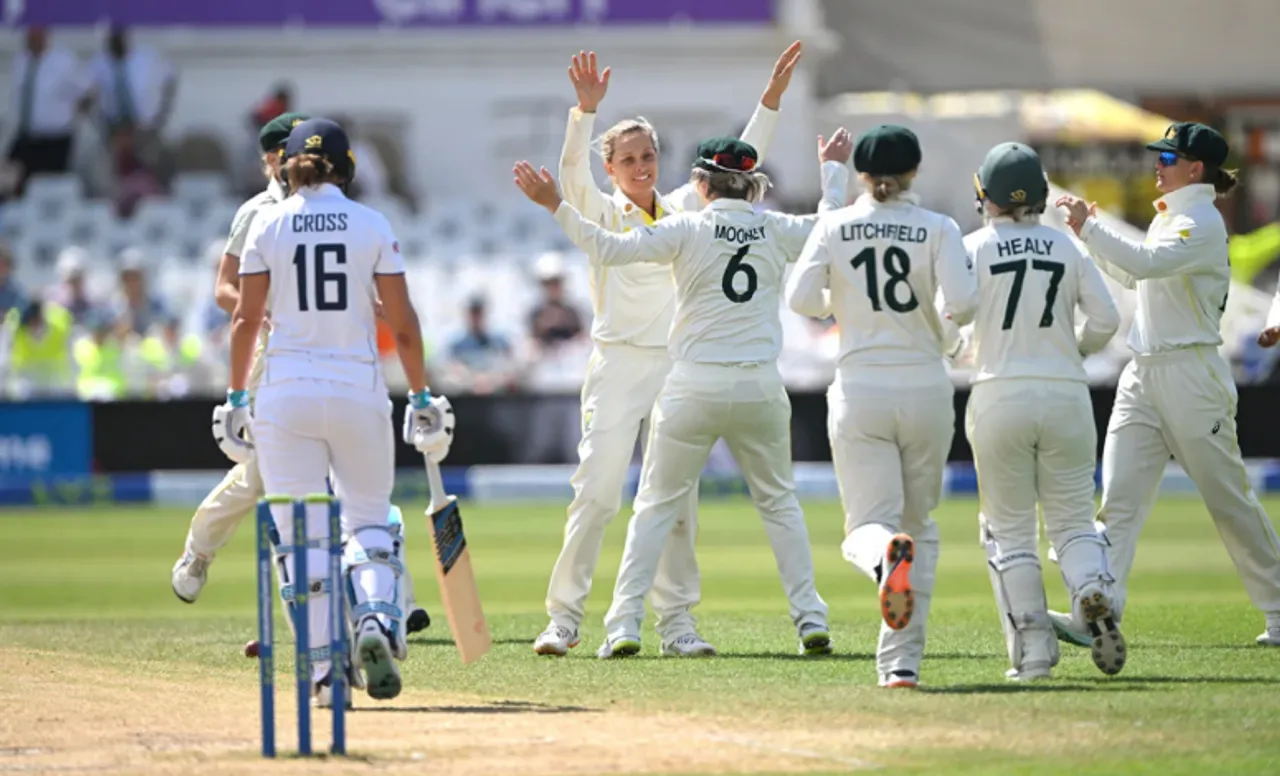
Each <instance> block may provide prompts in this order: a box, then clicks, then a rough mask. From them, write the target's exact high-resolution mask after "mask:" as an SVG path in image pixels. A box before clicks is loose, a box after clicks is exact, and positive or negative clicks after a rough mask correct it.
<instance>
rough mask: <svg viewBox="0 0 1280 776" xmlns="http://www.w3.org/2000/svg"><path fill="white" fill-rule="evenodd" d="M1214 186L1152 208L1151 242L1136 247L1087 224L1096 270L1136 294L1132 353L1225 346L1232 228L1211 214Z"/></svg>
mask: <svg viewBox="0 0 1280 776" xmlns="http://www.w3.org/2000/svg"><path fill="white" fill-rule="evenodd" d="M1215 197H1216V195H1215V193H1214V191H1213V186H1210V185H1209V184H1207V183H1193V184H1192V185H1190V186H1185V187H1183V188H1181V189H1178V190H1177V191H1175V192H1172V193H1170V194H1166V195H1165V196H1163V197H1161V198H1160V199H1157V200H1156V201H1155V207H1156V217H1155V218H1154V219H1153V220H1152V221H1151V226H1149V227H1147V238H1146V240H1145V241H1144V242H1142V243H1135V242H1132V241H1131V240H1128V239H1126V238H1125V237H1123V236H1121V235H1120V234H1118V233H1117V232H1116V231H1115V230H1113V229H1111V228H1110V227H1108V226H1107V225H1106V224H1103V223H1101V222H1099V221H1098V219H1096V218H1090V219H1088V220H1087V221H1085V223H1084V226H1083V227H1082V228H1081V229H1080V239H1081V241H1083V242H1084V244H1085V245H1086V246H1088V248H1089V253H1090V254H1092V255H1093V258H1094V259H1095V260H1096V261H1097V262H1098V267H1099V268H1100V269H1101V270H1102V271H1103V272H1105V273H1107V274H1108V275H1110V276H1111V277H1113V278H1115V279H1116V281H1118V282H1119V283H1121V284H1122V285H1124V286H1125V287H1126V288H1131V289H1136V290H1137V292H1138V305H1137V310H1136V311H1135V313H1134V316H1133V326H1132V328H1130V330H1129V347H1130V348H1132V349H1133V351H1134V352H1135V353H1139V354H1144V355H1147V354H1152V353H1160V352H1165V351H1169V350H1176V349H1178V348H1185V347H1190V346H1193V345H1211V346H1213V347H1215V348H1216V347H1218V346H1219V345H1221V344H1222V333H1221V331H1220V329H1219V324H1220V323H1221V321H1222V313H1223V312H1224V311H1225V310H1226V309H1227V292H1228V291H1229V290H1230V288H1231V267H1230V264H1229V263H1228V261H1227V226H1226V224H1225V223H1224V222H1223V220H1222V214H1221V213H1219V212H1218V208H1217V207H1215V206H1214V204H1213V203H1214V199H1215Z"/></svg>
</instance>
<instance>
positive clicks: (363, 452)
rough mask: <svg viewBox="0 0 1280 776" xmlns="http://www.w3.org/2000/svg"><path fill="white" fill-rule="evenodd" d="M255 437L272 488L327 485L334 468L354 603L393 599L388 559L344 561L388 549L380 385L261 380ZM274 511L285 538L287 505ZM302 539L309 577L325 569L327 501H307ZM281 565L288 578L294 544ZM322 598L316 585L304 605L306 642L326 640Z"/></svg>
mask: <svg viewBox="0 0 1280 776" xmlns="http://www.w3.org/2000/svg"><path fill="white" fill-rule="evenodd" d="M253 439H254V444H255V446H256V449H257V460H258V465H259V467H260V469H261V471H262V483H263V487H264V489H265V492H266V493H267V494H269V495H287V496H293V497H297V498H300V497H303V496H306V495H308V494H312V493H324V492H326V489H325V484H326V480H325V478H326V476H327V475H328V474H329V472H330V470H332V472H333V475H334V476H333V486H334V494H335V495H336V496H337V498H338V499H339V500H340V501H341V504H342V532H343V534H344V535H345V536H347V537H350V539H349V544H348V548H347V550H348V551H347V554H346V558H347V559H346V563H345V565H347V566H348V567H349V573H350V583H351V587H352V589H353V591H354V593H355V597H356V600H355V601H353V602H352V604H353V605H355V604H357V603H361V602H364V601H368V600H377V601H386V602H392V603H394V602H395V601H396V599H397V588H396V585H397V577H396V573H395V572H394V571H393V569H392V568H390V567H388V566H386V565H382V564H378V563H370V562H355V563H353V562H351V560H352V556H353V554H354V552H361V551H362V552H363V553H365V554H368V553H369V552H370V551H376V550H385V551H390V552H394V546H393V539H392V536H391V534H390V532H389V530H388V527H387V514H388V513H389V511H390V509H391V489H392V486H393V484H394V480H395V447H394V444H395V442H394V435H393V432H392V427H391V400H390V398H389V397H388V396H387V392H386V388H385V387H380V388H379V389H374V390H370V389H366V388H361V387H356V386H351V385H345V384H342V383H335V382H330V381H325V380H306V381H303V380H292V381H288V382H281V383H273V384H269V385H264V386H262V387H261V388H259V389H258V395H257V399H256V402H255V407H254V418H253ZM272 514H273V516H274V518H275V523H276V531H277V532H278V533H279V535H280V542H281V544H283V545H292V544H293V520H292V512H291V509H290V506H289V505H287V504H286V505H280V506H276V507H274V508H273V512H272ZM307 538H308V542H309V545H308V546H309V549H308V550H307V572H308V577H309V578H310V582H311V583H312V584H313V585H314V583H315V582H316V581H318V580H326V579H328V576H329V559H328V551H327V546H328V545H327V544H326V543H324V541H323V540H327V538H328V509H327V508H326V507H325V506H324V505H322V504H321V505H311V506H309V507H308V511H307ZM353 547H354V548H355V549H354V551H353ZM361 557H364V556H363V555H362V556H361ZM283 567H284V569H285V574H286V575H287V579H288V580H290V581H292V580H294V574H293V558H292V554H291V553H290V554H289V555H288V556H286V557H285V558H284V564H283ZM327 604H328V602H327V600H326V599H325V598H324V597H323V596H316V595H314V593H313V595H312V597H311V602H310V605H309V606H308V614H309V626H310V627H309V629H308V633H309V634H310V638H311V647H312V648H313V649H315V648H319V647H322V646H324V645H327V644H328V642H329V619H328V608H327ZM328 667H329V664H328V661H313V665H312V675H313V678H314V679H316V680H319V679H320V678H323V676H324V675H325V673H326V672H327V671H328Z"/></svg>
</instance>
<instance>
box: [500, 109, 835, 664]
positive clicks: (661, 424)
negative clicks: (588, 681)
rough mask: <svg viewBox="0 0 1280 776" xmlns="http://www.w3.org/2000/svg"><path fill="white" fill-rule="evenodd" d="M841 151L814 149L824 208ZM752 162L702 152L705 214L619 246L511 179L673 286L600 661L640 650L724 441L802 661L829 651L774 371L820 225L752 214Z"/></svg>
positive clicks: (577, 240)
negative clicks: (785, 308) (663, 569)
mask: <svg viewBox="0 0 1280 776" xmlns="http://www.w3.org/2000/svg"><path fill="white" fill-rule="evenodd" d="M850 145H851V144H850V141H849V136H848V133H847V132H846V131H844V130H843V129H841V130H839V131H838V132H836V134H835V135H834V136H833V137H832V139H831V142H830V143H825V142H823V141H822V140H821V138H820V139H819V158H820V159H821V160H822V162H823V164H822V175H823V186H822V190H823V200H822V205H821V207H822V209H824V210H828V209H834V208H836V207H839V206H840V205H842V204H843V203H844V181H845V179H846V177H847V175H848V172H847V169H846V168H845V166H844V164H843V161H844V160H845V159H848V156H849V149H850ZM757 158H758V157H757V154H756V151H755V149H754V148H752V147H751V146H750V145H748V144H747V143H744V142H742V141H740V140H737V139H735V138H714V139H712V140H708V141H705V142H703V143H702V144H701V145H700V146H699V148H698V153H697V160H696V161H695V162H694V168H693V172H692V174H691V179H692V181H693V182H694V184H695V187H696V189H697V191H698V194H699V197H700V199H701V200H702V201H704V202H706V203H708V204H707V205H706V207H705V208H703V209H701V210H694V211H689V212H685V213H681V214H678V215H674V216H671V217H670V218H666V219H662V220H660V221H658V222H657V223H655V224H653V225H652V226H644V227H641V228H639V229H635V230H632V231H631V232H629V233H627V234H614V233H611V232H610V231H608V230H606V229H603V228H601V227H599V226H597V225H596V224H594V223H592V222H590V221H588V220H586V219H584V218H583V217H582V216H581V215H579V214H578V212H577V211H576V210H574V208H573V207H572V206H571V205H569V204H568V203H567V202H565V201H563V200H562V199H561V197H560V194H559V193H558V192H557V191H556V184H555V179H554V178H552V177H551V175H550V174H549V173H548V172H547V171H546V170H545V169H544V170H542V172H541V174H539V173H538V172H537V171H535V170H534V169H533V167H532V166H531V165H529V163H528V162H521V163H519V164H517V165H516V168H515V178H516V184H517V185H518V186H519V187H520V189H521V190H522V191H523V192H524V193H525V195H526V196H528V197H529V199H531V200H533V201H534V202H536V203H538V204H539V205H542V206H543V207H545V208H547V210H549V211H551V212H552V213H554V214H555V217H556V221H557V222H558V223H559V224H560V226H561V228H563V229H564V230H565V233H566V234H567V235H569V238H570V239H571V240H573V242H574V244H576V245H577V246H578V247H579V248H581V249H583V250H584V251H586V252H587V255H588V256H590V257H591V260H592V262H595V263H599V264H602V265H623V264H631V263H635V262H650V263H654V264H665V265H668V266H669V267H670V273H671V276H672V277H673V278H674V280H675V296H676V299H675V311H674V318H673V322H672V325H671V334H670V353H671V357H672V360H673V365H672V367H671V370H670V374H669V375H668V376H667V377H666V381H665V383H664V384H663V387H662V390H661V394H662V395H661V398H660V399H659V400H658V404H657V407H656V408H655V409H654V419H653V425H652V428H651V429H650V433H649V445H648V450H647V451H646V455H645V459H644V467H643V471H642V473H641V476H640V490H639V493H637V495H636V500H635V515H634V516H633V517H632V519H631V522H630V525H629V527H628V530H627V544H626V549H625V550H624V553H623V559H622V566H621V568H620V569H619V571H618V582H617V585H616V586H615V588H614V596H613V605H612V606H611V607H610V609H609V613H608V615H607V616H606V618H605V628H606V631H607V634H608V635H607V638H606V641H605V643H604V644H603V645H602V646H601V647H600V650H599V651H598V653H597V655H598V656H599V657H601V658H609V657H615V656H623V655H634V654H636V653H637V652H639V651H640V625H641V623H642V622H643V620H644V597H645V596H646V595H647V594H648V593H649V590H650V588H651V587H652V585H653V580H654V577H655V575H656V574H657V570H658V561H659V557H660V555H661V553H662V549H663V546H664V545H665V544H666V542H667V540H668V537H669V535H670V532H671V530H672V528H673V527H674V525H675V523H676V521H677V520H678V519H679V514H680V511H681V509H683V508H684V505H685V504H687V503H688V501H689V499H690V498H691V496H692V494H693V493H696V489H697V485H698V480H699V477H700V476H701V474H702V469H703V466H704V465H705V464H706V461H707V456H708V455H709V454H710V452H711V448H712V446H713V445H715V443H716V442H717V441H718V440H719V439H721V438H723V439H724V440H725V442H726V443H727V445H728V447H729V451H730V452H731V453H732V454H733V457H734V459H735V460H736V461H737V463H738V465H739V467H741V469H742V474H743V477H744V478H745V479H746V481H747V487H748V488H749V489H750V491H751V499H752V501H753V502H754V503H755V506H756V509H757V511H758V512H759V513H760V516H761V518H762V519H763V520H764V524H765V532H766V533H767V534H768V537H769V542H770V544H771V545H772V547H773V552H774V557H775V559H776V560H777V564H778V572H779V575H780V576H781V577H782V582H783V588H784V589H785V591H786V594H787V599H788V601H789V603H790V608H791V619H792V622H793V623H794V624H795V626H796V629H797V632H798V634H799V638H800V644H801V647H800V649H801V651H802V652H803V653H806V654H815V653H826V652H830V650H831V647H830V642H831V636H830V633H829V631H828V628H827V605H826V603H825V602H824V601H823V600H822V598H821V597H820V596H819V595H818V591H817V589H816V587H815V584H814V570H813V556H812V553H811V550H810V547H809V533H808V528H807V526H806V525H805V522H804V513H803V511H802V510H801V509H800V503H799V501H798V500H797V499H796V495H795V484H794V481H793V479H792V473H791V425H790V420H791V403H790V400H789V399H788V398H787V393H786V390H785V388H784V386H783V384H782V378H781V376H780V375H779V373H778V366H777V359H778V354H779V352H780V351H781V348H782V323H781V319H780V317H779V313H780V307H781V299H780V297H781V293H782V278H783V273H784V272H785V270H786V266H787V264H789V263H790V262H792V261H794V260H795V257H796V256H798V255H799V254H800V249H801V248H802V247H803V245H804V241H805V239H806V238H807V237H808V235H809V232H810V231H811V230H812V229H813V225H814V224H815V223H816V222H817V218H818V216H816V215H811V216H791V215H785V214H782V213H774V212H770V211H765V212H763V213H757V212H755V207H754V204H753V203H756V202H759V201H760V199H761V198H762V197H763V196H764V193H765V190H766V188H767V186H768V178H767V177H765V176H764V174H763V173H761V172H759V171H758V170H757V169H756V161H757Z"/></svg>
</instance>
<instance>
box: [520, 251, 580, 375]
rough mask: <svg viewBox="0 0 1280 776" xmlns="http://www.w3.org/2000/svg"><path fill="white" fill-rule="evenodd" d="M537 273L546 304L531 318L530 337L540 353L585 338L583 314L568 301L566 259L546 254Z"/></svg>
mask: <svg viewBox="0 0 1280 776" xmlns="http://www.w3.org/2000/svg"><path fill="white" fill-rule="evenodd" d="M534 272H535V274H536V275H537V276H538V282H539V283H541V285H542V301H541V302H539V303H538V306H537V307H535V308H533V312H532V313H531V314H530V316H529V334H530V336H531V337H532V338H533V341H534V343H535V346H536V348H537V349H538V350H539V352H541V351H542V350H545V349H548V348H555V347H557V346H559V345H561V344H563V343H566V342H569V341H571V340H576V339H579V338H581V337H583V335H584V333H585V332H584V330H583V327H582V314H581V313H580V312H578V310H577V309H576V308H575V307H573V306H572V305H570V304H568V303H567V302H565V299H564V276H565V275H564V257H563V256H561V255H560V254H559V253H544V254H542V255H541V256H540V257H538V261H537V264H536V265H535V267H534Z"/></svg>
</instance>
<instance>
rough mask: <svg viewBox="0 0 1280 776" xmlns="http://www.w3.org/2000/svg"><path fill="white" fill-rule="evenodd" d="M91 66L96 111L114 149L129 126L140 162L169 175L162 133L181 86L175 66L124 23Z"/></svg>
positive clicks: (132, 143) (133, 147) (132, 148)
mask: <svg viewBox="0 0 1280 776" xmlns="http://www.w3.org/2000/svg"><path fill="white" fill-rule="evenodd" d="M91 68H92V72H93V80H94V83H95V91H96V96H97V99H98V114H99V117H100V119H101V120H102V122H103V124H104V126H105V130H106V131H105V134H106V136H107V137H109V138H111V139H112V146H113V148H114V147H115V146H116V138H117V134H118V133H117V130H118V129H120V128H128V130H129V132H128V137H129V146H130V149H131V151H132V152H133V153H135V154H136V158H137V160H138V162H140V163H141V164H143V165H145V166H147V167H148V168H150V169H151V170H153V171H154V172H156V173H157V174H158V175H159V176H160V177H161V178H162V179H163V178H164V177H166V173H167V170H166V169H165V168H166V167H167V159H166V154H165V150H164V146H163V144H162V142H161V136H162V134H163V132H164V128H165V125H166V124H167V123H168V121H169V114H170V111H171V110H172V108H173V97H174V94H175V92H176V91H177V86H178V82H177V76H176V75H175V74H174V72H173V69H172V67H171V66H170V65H169V63H168V62H167V61H165V59H164V58H163V57H161V56H160V54H159V53H157V52H156V51H154V50H153V49H150V48H148V47H145V46H137V45H134V44H133V43H132V42H131V41H130V40H129V36H128V33H127V32H126V31H125V29H124V28H123V27H113V28H112V29H111V31H110V33H109V34H108V35H107V42H106V48H105V50H103V51H102V52H100V53H99V54H98V55H97V56H96V57H95V58H94V60H93V63H92V65H91Z"/></svg>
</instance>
